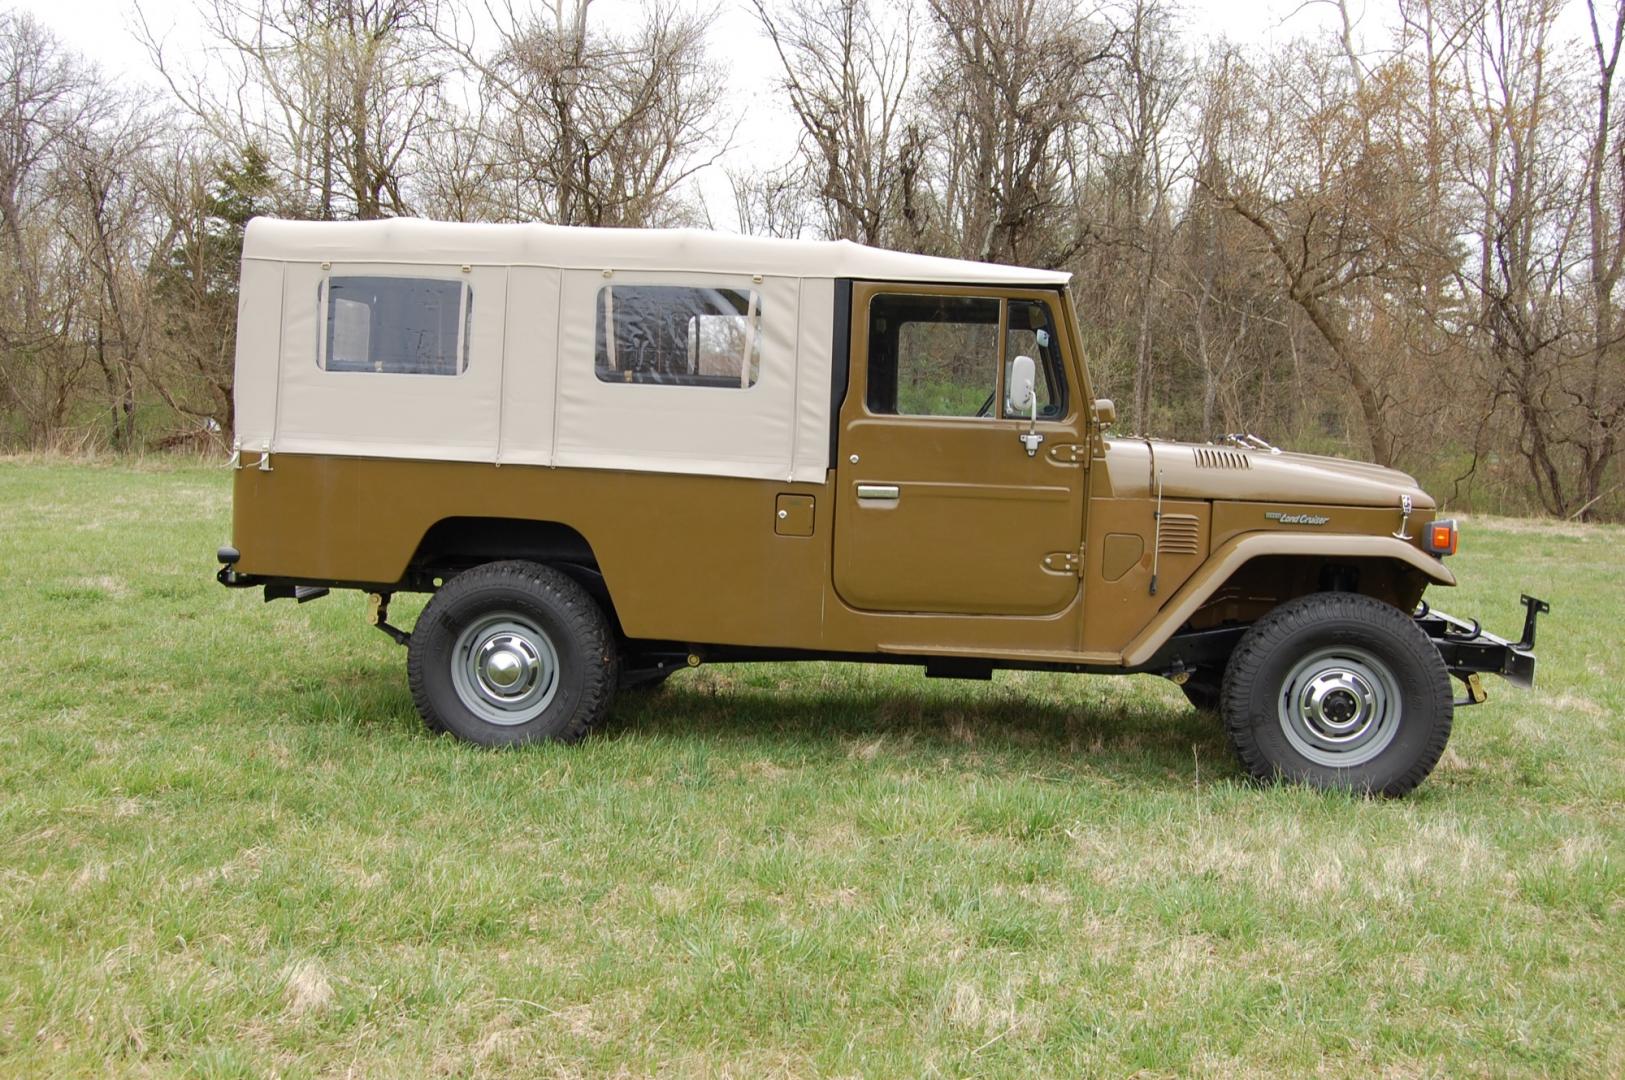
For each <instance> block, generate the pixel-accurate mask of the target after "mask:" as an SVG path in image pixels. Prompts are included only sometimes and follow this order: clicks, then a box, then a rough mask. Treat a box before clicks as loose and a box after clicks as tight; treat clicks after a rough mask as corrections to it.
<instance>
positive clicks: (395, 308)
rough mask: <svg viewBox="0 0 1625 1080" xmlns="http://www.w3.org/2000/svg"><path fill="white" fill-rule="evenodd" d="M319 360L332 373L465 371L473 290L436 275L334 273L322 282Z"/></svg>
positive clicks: (472, 311)
mask: <svg viewBox="0 0 1625 1080" xmlns="http://www.w3.org/2000/svg"><path fill="white" fill-rule="evenodd" d="M317 297H318V303H319V305H320V307H321V309H322V312H323V331H322V341H321V345H322V348H321V351H320V354H319V355H318V357H317V363H318V364H319V365H320V366H321V367H322V368H323V369H324V370H327V371H370V372H376V373H381V374H393V375H457V374H460V373H461V372H463V371H466V370H467V369H468V339H469V336H470V335H469V328H470V324H471V319H472V317H473V313H474V291H473V289H471V288H470V287H469V286H468V284H467V283H466V282H462V281H444V280H440V279H437V278H408V277H330V278H328V279H327V280H326V281H324V282H322V284H321V286H320V288H319V290H318V292H317Z"/></svg>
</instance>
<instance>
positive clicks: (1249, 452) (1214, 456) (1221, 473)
mask: <svg viewBox="0 0 1625 1080" xmlns="http://www.w3.org/2000/svg"><path fill="white" fill-rule="evenodd" d="M1106 446H1107V450H1106V467H1107V470H1108V472H1109V473H1110V475H1111V484H1112V490H1113V493H1114V494H1116V495H1118V496H1120V497H1122V496H1130V497H1131V496H1134V495H1155V494H1156V480H1155V473H1160V474H1161V476H1162V494H1163V496H1164V497H1165V498H1170V499H1222V500H1232V501H1237V502H1279V503H1298V504H1304V503H1308V504H1315V505H1324V506H1395V507H1397V506H1398V505H1399V504H1400V499H1401V497H1402V496H1405V495H1409V496H1410V497H1411V501H1412V504H1413V505H1414V506H1415V508H1416V509H1418V510H1431V509H1433V508H1434V507H1435V505H1436V504H1435V503H1434V501H1433V499H1432V498H1430V497H1429V496H1428V495H1427V493H1426V492H1424V491H1423V490H1422V489H1421V488H1419V487H1418V486H1417V484H1416V480H1415V478H1414V477H1411V476H1409V475H1407V474H1405V473H1402V472H1400V471H1399V470H1398V469H1388V468H1384V467H1383V466H1381V465H1372V464H1370V463H1368V462H1364V461H1349V460H1347V459H1344V458H1334V457H1322V456H1320V455H1318V454H1294V453H1287V452H1284V451H1276V452H1271V451H1269V450H1254V449H1241V448H1239V447H1233V446H1214V445H1212V444H1209V443H1181V442H1162V441H1159V440H1156V439H1107V440H1106ZM1153 462H1154V463H1155V464H1154V466H1153ZM1153 468H1154V470H1155V472H1153Z"/></svg>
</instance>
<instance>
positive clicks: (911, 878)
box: [0, 462, 1625, 1077]
mask: <svg viewBox="0 0 1625 1080" xmlns="http://www.w3.org/2000/svg"><path fill="white" fill-rule="evenodd" d="M228 518H229V474H227V473H226V472H225V471H224V470H219V469H216V470H205V469H198V468H178V467H177V468H168V467H160V466H154V467H145V468H136V469H116V468H101V467H82V466H68V465H60V464H51V463H28V462H0V1074H4V1075H7V1076H12V1075H16V1076H22V1075H27V1076H48V1075H80V1074H92V1073H94V1074H98V1075H100V1074H102V1073H104V1072H113V1073H120V1074H164V1075H167V1074H188V1075H199V1076H238V1075H242V1076H258V1075H268V1074H277V1075H282V1076H303V1075H315V1074H333V1073H344V1074H354V1075H385V1076H408V1075H414V1076H415V1075H490V1076H501V1075H507V1076H526V1077H530V1076H554V1075H559V1076H602V1075H629V1076H641V1075H649V1074H662V1075H710V1076H736V1077H764V1076H780V1075H851V1076H885V1077H914V1076H973V1075H974V1076H1018V1075H1020V1076H1026V1075H1048V1076H1065V1077H1072V1076H1093V1075H1126V1074H1137V1075H1144V1076H1161V1075H1210V1076H1272V1077H1273V1076H1300V1075H1314V1074H1321V1075H1333V1076H1367V1075H1379V1074H1381V1075H1393V1076H1464V1075H1489V1076H1503V1075H1508V1076H1511V1075H1548V1074H1550V1075H1571V1076H1585V1077H1600V1076H1609V1075H1612V1076H1618V1075H1620V1074H1621V1073H1622V1072H1625V1016H1622V1008H1621V999H1622V995H1625V873H1622V869H1625V832H1622V824H1625V820H1622V819H1625V730H1622V726H1621V714H1622V711H1625V692H1622V690H1621V688H1620V672H1621V669H1622V667H1625V642H1622V638H1625V529H1620V528H1602V527H1596V528H1590V527H1575V526H1559V525H1552V524H1546V523H1534V522H1527V523H1526V522H1511V521H1493V522H1492V521H1483V522H1473V523H1469V526H1468V528H1467V529H1466V531H1465V538H1464V544H1463V553H1462V554H1461V555H1460V556H1458V557H1457V558H1456V559H1455V560H1454V566H1455V569H1456V571H1457V573H1458V574H1459V575H1460V576H1461V578H1462V579H1463V581H1464V586H1463V587H1462V588H1460V589H1459V590H1457V592H1456V594H1455V595H1447V596H1436V597H1435V600H1436V601H1438V602H1439V606H1441V607H1444V608H1445V609H1446V610H1451V611H1456V612H1458V613H1463V614H1472V615H1476V616H1479V617H1480V618H1483V619H1484V620H1485V621H1486V623H1487V625H1489V626H1490V627H1491V628H1492V629H1498V630H1500V631H1502V632H1513V633H1515V632H1516V629H1517V627H1518V626H1519V618H1520V615H1521V608H1519V607H1518V604H1517V598H1518V592H1519V590H1520V589H1526V590H1529V591H1533V592H1536V593H1538V594H1540V595H1543V596H1545V597H1546V598H1547V599H1549V600H1550V601H1551V602H1552V605H1553V609H1554V610H1553V614H1552V615H1551V616H1550V617H1549V620H1548V621H1547V622H1546V623H1545V624H1544V625H1543V628H1542V635H1541V641H1540V649H1539V652H1540V655H1541V669H1540V681H1541V685H1540V687H1539V688H1538V689H1537V690H1535V691H1533V692H1528V693H1525V692H1520V691H1517V690H1514V689H1512V688H1510V687H1508V686H1506V685H1505V684H1502V683H1500V682H1499V681H1498V680H1492V681H1491V683H1490V686H1489V689H1490V692H1491V695H1492V697H1491V700H1490V703H1489V704H1487V705H1485V706H1482V707H1480V708H1475V709H1471V710H1463V711H1462V712H1461V713H1459V714H1458V717H1457V728H1456V735H1455V737H1454V739H1453V741H1452V743H1451V746H1450V749H1449V750H1448V751H1447V753H1446V756H1445V759H1444V761H1443V762H1442V763H1441V765H1440V767H1439V769H1438V771H1437V772H1436V773H1435V774H1434V775H1433V777H1432V779H1431V780H1429V781H1428V782H1427V783H1426V784H1425V785H1424V786H1423V787H1422V789H1421V790H1420V791H1419V792H1418V793H1417V794H1416V795H1414V796H1413V797H1411V798H1409V799H1407V800H1404V801H1400V802H1373V801H1365V800H1361V799H1357V798H1349V797H1340V796H1332V795H1321V794H1314V793H1310V792H1307V791H1302V790H1284V789H1257V788H1254V787H1251V786H1249V785H1247V784H1245V783H1243V782H1241V780H1240V776H1239V773H1238V770H1237V767H1236V766H1235V765H1234V764H1233V763H1232V761H1231V758H1230V756H1229V752H1228V749H1227V748H1226V746H1225V744H1224V742H1223V741H1222V739H1221V737H1220V734H1219V732H1218V730H1217V724H1216V721H1215V720H1214V719H1213V718H1211V717H1208V716H1202V715H1198V714H1196V713H1194V712H1192V711H1191V710H1190V709H1189V708H1188V707H1187V706H1186V705H1185V703H1184V700H1183V698H1182V697H1180V695H1179V694H1178V692H1177V691H1176V690H1175V689H1174V688H1173V687H1172V686H1169V685H1166V684H1163V683H1161V682H1159V681H1157V680H1154V679H1151V678H1147V677H1139V678H1134V679H1109V678H1092V679H1087V678H1079V677H1071V676H1064V677H1063V676H1048V675H1012V674H1001V675H999V676H998V677H996V678H995V680H994V681H993V682H992V683H990V684H989V683H959V682H951V681H927V680H926V679H924V678H923V677H922V676H921V675H919V674H917V673H915V672H913V671H910V670H900V671H890V670H881V669H871V668H862V667H852V666H838V665H807V666H799V667H796V666H762V667H728V666H718V667H707V668H702V669H700V670H698V671H695V672H685V673H682V674H680V675H679V676H678V677H677V678H676V679H674V680H673V681H672V683H671V684H670V685H669V686H668V688H666V689H665V690H663V691H661V692H659V693H656V694H652V695H644V696H633V695H627V696H623V697H622V698H621V699H620V700H619V702H618V703H617V706H616V709H615V714H614V718H613V721H612V723H611V724H610V726H609V728H608V730H607V731H605V732H604V733H603V734H601V735H599V736H597V737H595V738H593V739H591V740H589V741H588V742H587V743H585V744H583V745H581V746H579V747H575V748H558V747H540V748H535V749H530V750H525V751H520V752H514V753H483V752H476V751H472V750H470V749H468V748H466V747H464V746H461V745H459V744H457V743H454V742H452V741H450V740H448V739H445V738H431V737H430V736H428V735H427V734H425V732H424V730H423V728H422V727H421V726H420V723H419V721H418V719H417V716H416V714H415V713H414V711H413V708H412V703H411V700H410V698H409V696H408V694H407V691H406V684H405V677H404V660H405V656H404V652H403V650H401V649H400V648H399V647H397V646H396V645H394V644H393V643H392V642H390V641H389V640H388V639H387V638H385V637H384V635H382V634H380V633H378V632H376V631H374V630H372V629H370V628H368V627H366V626H365V625H364V623H363V621H362V618H363V608H364V605H363V602H362V599H361V598H360V597H359V596H358V595H356V594H335V595H334V596H333V597H330V598H328V599H325V600H322V601H320V602H318V603H313V604H309V605H306V606H303V607H296V606H294V605H293V604H292V603H288V602H283V603H278V604H270V605H267V604H263V603H261V602H260V600H259V598H258V596H257V594H244V593H228V592H226V591H225V590H223V589H221V588H219V587H218V586H217V585H215V584H214V582H213V580H212V577H211V574H212V571H213V566H212V562H213V552H214V549H215V547H216V546H217V545H218V544H219V543H221V542H223V541H225V540H226V539H227V538H228V536H227V526H228ZM398 612H399V614H400V616H401V620H402V622H403V623H404V622H407V621H408V618H409V616H410V614H411V612H410V611H408V610H406V609H405V607H404V605H399V606H398Z"/></svg>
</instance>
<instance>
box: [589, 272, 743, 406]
mask: <svg viewBox="0 0 1625 1080" xmlns="http://www.w3.org/2000/svg"><path fill="white" fill-rule="evenodd" d="M597 322H598V332H597V338H596V343H595V350H594V351H595V357H594V368H595V370H596V371H597V374H598V378H599V379H601V380H603V381H604V382H617V383H655V384H659V385H665V386H711V387H726V388H730V389H735V390H747V389H749V388H750V387H752V386H755V385H756V380H757V379H758V378H760V377H761V370H762V299H761V295H760V294H759V293H757V292H756V291H755V290H754V289H749V290H741V289H711V288H705V287H702V286H691V285H605V286H604V287H603V288H601V289H599V290H598V319H597Z"/></svg>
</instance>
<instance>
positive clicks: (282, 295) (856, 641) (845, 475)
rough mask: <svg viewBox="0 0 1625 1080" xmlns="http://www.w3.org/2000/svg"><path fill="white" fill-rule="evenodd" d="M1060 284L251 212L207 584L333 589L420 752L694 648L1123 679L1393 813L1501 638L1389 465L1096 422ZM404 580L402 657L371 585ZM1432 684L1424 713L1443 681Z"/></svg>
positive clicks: (872, 258)
mask: <svg viewBox="0 0 1625 1080" xmlns="http://www.w3.org/2000/svg"><path fill="white" fill-rule="evenodd" d="M1067 281H1068V276H1067V275H1065V274H1060V273H1055V272H1052V271H1044V270H1028V269H1022V268H1018V267H1008V266H991V265H984V264H980V263H970V262H960V261H955V260H948V259H935V258H928V257H924V256H917V255H905V254H899V253H896V252H888V251H880V250H875V249H872V248H865V247H860V246H857V245H854V244H850V243H846V242H836V243H824V242H811V241H793V240H767V239H759V238H751V237H741V236H725V235H716V234H710V233H700V232H686V231H636V230H593V229H569V228H556V227H550V226H543V225H452V224H439V223H430V222H421V221H389V222H355V223H304V222H284V221H272V220H263V219H262V220H257V221H254V222H252V223H251V224H250V225H249V228H248V234H247V239H246V242H245V245H244V253H243V265H242V298H241V306H240V309H239V329H238V335H237V358H236V410H237V412H236V415H237V432H238V434H237V445H236V447H235V453H234V455H233V464H234V466H235V468H236V469H237V472H236V477H235V510H234V516H233V523H232V538H231V545H230V546H228V547H224V548H222V549H221V550H220V553H219V558H220V561H221V563H222V564H223V568H222V569H221V571H220V573H219V579H220V581H221V582H222V583H224V584H226V585H228V586H232V587H234V588H245V587H262V588H263V589H264V592H265V597H266V598H267V599H275V598H279V597H291V598H293V599H296V600H300V601H304V600H310V599H314V598H316V597H319V596H322V595H325V594H326V593H327V592H328V590H330V589H333V588H353V589H359V590H362V591H364V592H366V593H368V594H370V596H371V604H370V609H369V610H370V612H371V616H370V619H371V622H372V623H373V624H374V625H376V626H377V627H378V628H379V629H381V630H383V631H384V632H385V633H387V634H389V635H390V636H391V637H392V638H394V639H395V640H396V641H398V642H400V643H401V644H403V645H405V646H406V647H407V671H408V675H409V678H410V681H411V687H412V694H413V697H414V698H415V700H416V701H417V705H418V708H419V709H420V710H421V711H422V713H423V716H424V719H425V720H426V721H428V723H429V724H430V725H431V726H432V727H434V728H437V729H441V730H445V731H449V732H451V733H453V734H455V735H457V736H459V737H461V738H464V739H467V740H470V741H472V742H476V743H480V744H484V745H492V746H494V745H507V744H514V743H523V742H528V741H531V740H535V739H562V740H574V739H579V738H581V737H582V736H583V735H585V734H587V733H588V732H589V731H590V730H591V729H592V727H593V725H594V724H595V723H597V722H598V721H599V720H600V719H601V718H602V717H603V716H604V714H605V712H606V711H607V710H608V709H609V708H610V703H611V701H612V699H613V697H614V695H615V692H616V690H617V688H627V687H631V686H636V685H640V684H650V683H654V682H658V681H659V680H662V679H665V678H666V677H667V676H669V675H670V674H672V673H673V672H674V671H676V670H678V669H680V668H683V667H687V666H693V665H697V664H700V663H704V662H707V661H749V660H799V659H808V660H811V659H823V660H861V661H872V662H878V663H893V664H915V665H920V666H923V667H924V668H925V671H926V674H928V675H933V676H945V677H952V678H970V679H986V678H989V677H990V676H991V674H992V672H993V671H994V670H995V669H998V668H1012V669H1024V670H1043V671H1069V672H1083V673H1093V674H1108V673H1112V674H1134V673H1150V674H1155V675H1161V676H1164V677H1166V678H1169V679H1171V680H1173V681H1174V682H1175V683H1177V684H1178V685H1179V686H1180V687H1181V688H1182V689H1183V690H1184V692H1185V694H1186V696H1187V697H1188V698H1190V700H1191V702H1192V703H1193V704H1195V705H1197V706H1198V707H1201V708H1204V709H1213V710H1216V711H1217V713H1218V714H1219V716H1220V717H1222V719H1223V723H1224V726H1225V730H1226V732H1227V733H1228V735H1229V738H1230V741H1231V742H1232V744H1233V745H1234V747H1235V750H1236V753H1237V755H1238V756H1239V757H1240V760H1241V764H1242V766H1243V767H1244V768H1245V769H1246V770H1247V771H1248V772H1249V773H1251V774H1252V775H1253V776H1256V777H1258V778H1260V779H1268V778H1277V777H1279V778H1286V779H1290V780H1295V781H1302V782H1306V783H1309V784H1313V785H1316V786H1321V787H1339V788H1353V789H1356V790H1362V791H1371V792H1380V793H1384V794H1389V795H1398V794H1403V793H1404V792H1407V791H1409V790H1410V789H1411V788H1413V787H1414V786H1415V785H1416V784H1417V783H1419V782H1420V781H1421V780H1422V779H1423V778H1424V777H1425V776H1426V775H1427V774H1428V772H1429V771H1430V770H1431V769H1432V768H1433V766H1434V764H1435V763H1436V762H1437V761H1438V760H1439V755H1440V754H1441V753H1442V752H1443V750H1444V746H1445V741H1446V740H1447V739H1448V738H1449V735H1450V725H1451V718H1452V713H1453V709H1454V706H1456V705H1463V704H1468V703H1472V702H1477V701H1482V700H1483V698H1484V691H1483V688H1482V687H1481V686H1480V683H1479V675H1480V673H1482V672H1494V673H1496V674H1499V675H1502V676H1504V677H1505V678H1507V679H1509V680H1511V681H1512V682H1514V683H1517V684H1519V685H1523V686H1528V685H1529V684H1530V683H1531V681H1532V679H1533V675H1534V665H1535V659H1534V656H1533V654H1532V652H1531V648H1532V646H1533V644H1534V638H1535V621H1536V616H1537V614H1538V613H1540V612H1543V611H1545V610H1546V605H1545V604H1543V603H1541V602H1540V601H1538V600H1535V599H1533V598H1530V597H1525V598H1524V603H1525V605H1526V606H1527V608H1528V614H1527V618H1526V621H1525V626H1524V631H1523V635H1522V639H1521V640H1520V641H1518V642H1516V643H1509V642H1507V641H1505V640H1503V639H1501V638H1498V637H1495V636H1493V635H1490V634H1488V633H1485V632H1483V631H1482V630H1481V628H1480V627H1479V626H1478V624H1477V623H1476V622H1472V621H1466V620H1460V619H1455V618H1452V617H1450V616H1447V615H1444V614H1442V613H1440V612H1438V611H1435V610H1432V609H1431V608H1429V606H1428V605H1427V604H1426V603H1425V602H1424V601H1423V593H1424V591H1425V590H1426V589H1427V588H1428V587H1429V586H1430V585H1453V584H1454V583H1455V578H1454V577H1453V576H1452V574H1451V572H1450V570H1449V569H1448V568H1447V567H1446V565H1445V562H1444V559H1445V557H1446V556H1448V555H1450V554H1451V553H1452V552H1453V551H1454V550H1455V548H1456V543H1457V530H1456V526H1455V523H1454V522H1451V521H1448V520H1435V517H1434V510H1435V506H1436V504H1435V503H1434V501H1433V500H1432V499H1431V498H1429V497H1428V496H1427V495H1426V494H1425V493H1424V492H1422V491H1421V490H1419V489H1418V488H1417V486H1416V482H1415V481H1414V480H1412V479H1411V478H1410V477H1409V476H1406V475H1404V474H1402V473H1399V472H1395V471H1393V470H1391V469H1384V468H1378V467H1376V466H1374V465H1366V464H1361V463H1357V462H1351V461H1342V460H1335V459H1331V458H1322V457H1310V456H1307V455H1301V454H1293V453H1283V452H1281V451H1280V450H1278V449H1276V448H1275V447H1273V446H1270V445H1269V444H1267V443H1265V442H1263V441H1262V440H1260V439H1257V438H1254V437H1251V436H1230V437H1228V438H1227V439H1226V440H1224V442H1223V444H1221V445H1209V444H1204V445H1195V444H1189V443H1173V442H1161V441H1157V440H1154V439H1145V438H1138V437H1135V438H1113V437H1109V436H1108V435H1107V434H1106V430H1107V427H1108V426H1109V425H1110V423H1111V421H1112V418H1113V409H1112V406H1111V403H1110V402H1108V401H1104V400H1096V399H1095V398H1094V397H1093V396H1092V392H1091V388H1090V384H1089V372H1088V370H1087V368H1086V366H1085V363H1084V356H1083V355H1082V351H1081V349H1080V347H1079V340H1080V339H1079V334H1078V324H1077V316H1076V314H1075V313H1074V310H1073V305H1072V301H1071V297H1070V294H1069V292H1068V288H1067ZM403 590H405V591H419V592H429V593H432V594H433V595H432V597H431V599H430V600H429V602H428V605H427V606H426V607H425V608H424V610H423V613H422V615H421V616H420V617H419V618H418V620H417V623H416V625H415V626H414V627H413V628H412V629H411V631H410V632H408V631H406V630H402V629H399V628H397V627H395V626H392V625H391V624H390V622H389V603H390V599H391V597H392V596H393V595H394V594H395V593H398V592H401V591H403ZM1452 677H1455V678H1456V679H1458V680H1460V682H1461V683H1462V685H1463V687H1464V690H1463V693H1462V697H1461V699H1460V700H1453V697H1454V695H1453V693H1452V683H1451V678H1452Z"/></svg>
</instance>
